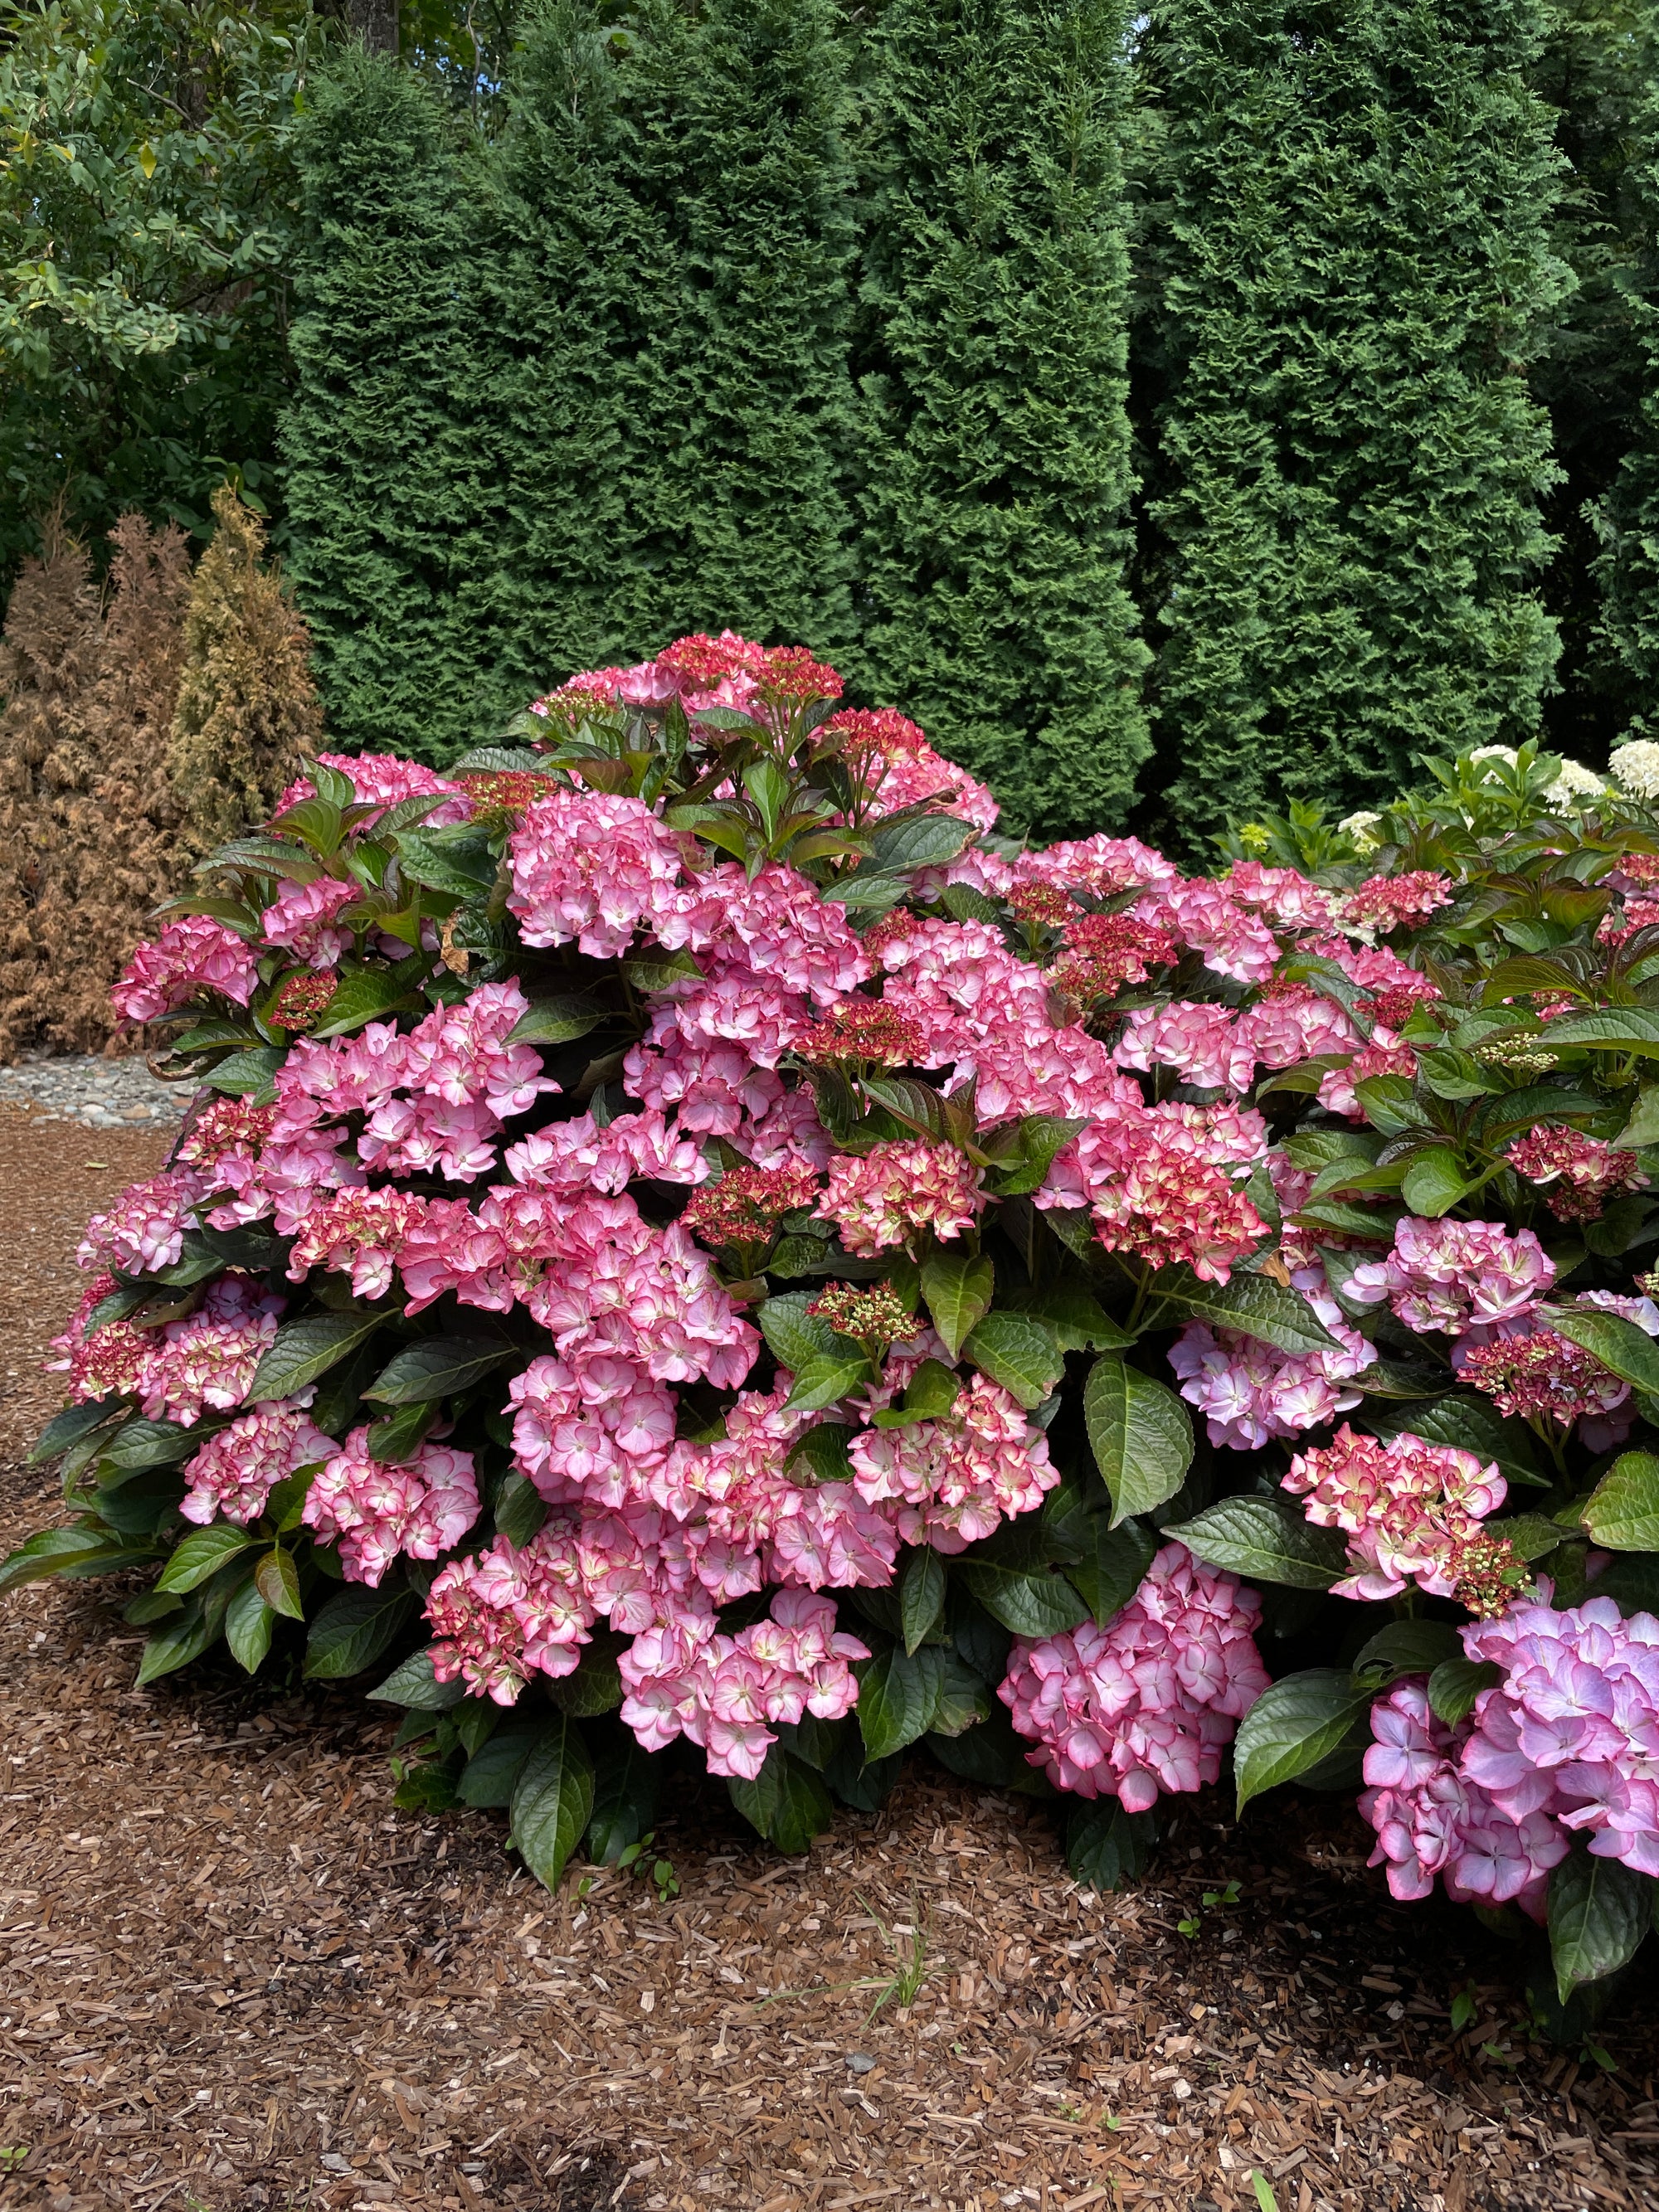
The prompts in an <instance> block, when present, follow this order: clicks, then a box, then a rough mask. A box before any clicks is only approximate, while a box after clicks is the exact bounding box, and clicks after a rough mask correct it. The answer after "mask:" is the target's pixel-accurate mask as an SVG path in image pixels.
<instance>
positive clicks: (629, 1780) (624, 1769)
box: [586, 1729, 661, 1866]
mask: <svg viewBox="0 0 1659 2212" xmlns="http://www.w3.org/2000/svg"><path fill="white" fill-rule="evenodd" d="M660 1772H661V1765H660V1762H659V1760H658V1759H655V1758H653V1756H652V1754H651V1753H649V1752H648V1751H646V1750H645V1749H643V1748H642V1747H641V1745H640V1743H639V1741H637V1739H636V1738H635V1735H634V1733H633V1730H632V1729H618V1730H617V1733H616V1738H615V1741H613V1742H611V1743H610V1744H608V1745H607V1746H606V1747H605V1750H604V1752H603V1753H600V1754H599V1756H598V1757H597V1758H596V1759H595V1761H594V1783H593V1811H592V1816H591V1817H590V1819H589V1820H588V1823H587V1836H586V1846H587V1856H588V1857H589V1858H591V1859H592V1862H593V1863H594V1865H595V1866H615V1864H616V1863H617V1860H618V1859H619V1858H620V1857H622V1855H623V1852H624V1851H625V1850H627V1848H628V1846H629V1844H637V1843H638V1842H639V1840H640V1838H641V1837H642V1836H645V1835H647V1834H648V1833H649V1832H651V1830H652V1828H653V1826H654V1825H655V1822H656V1817H657V1795H658V1779H659V1774H660Z"/></svg>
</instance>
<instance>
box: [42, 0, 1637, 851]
mask: <svg viewBox="0 0 1659 2212" xmlns="http://www.w3.org/2000/svg"><path fill="white" fill-rule="evenodd" d="M358 6H359V0H319V4H317V5H313V6H307V5H305V4H303V0H216V4H215V5H214V6H212V7H209V6H208V5H207V4H205V0H0V218H3V219H5V220H7V221H9V225H10V231H11V236H12V238H13V240H14V241H15V243H14V246H13V251H12V252H10V253H9V255H8V256H6V257H4V258H5V263H6V265H5V267H4V268H3V269H0V576H9V574H12V573H14V572H15V567H16V564H17V562H18V560H19V559H20V558H21V556H22V555H23V554H24V553H25V552H27V550H30V549H31V548H32V547H33V544H36V543H37V542H38V535H37V533H38V530H39V524H40V517H41V515H42V514H43V513H44V512H45V510H46V507H49V506H50V505H51V503H52V501H53V500H54V499H55V498H57V497H58V495H60V494H62V495H64V496H65V497H66V498H67V501H68V504H69V508H70V519H71V521H72V522H73V523H74V524H75V525H76V526H77V527H78V528H79V529H81V531H82V533H83V534H84V535H85V536H86V537H87V538H88V541H89V542H94V543H95V542H97V540H98V538H99V536H100V533H101V532H103V531H104V530H106V529H107V527H108V526H109V525H110V523H111V522H112V520H113V519H114V517H115V515H116V514H117V513H118V512H119V511H120V510H121V509H122V508H124V507H128V506H134V505H136V506H137V507H141V508H142V509H143V510H144V511H145V512H146V513H149V514H150V515H151V516H152V517H153V518H155V519H156V520H163V519H168V518H172V519H177V520H182V521H183V522H184V523H185V526H186V527H187V528H190V529H191V530H192V531H194V532H197V534H198V536H200V535H204V534H205V530H206V526H207V525H206V518H207V511H208V504H209V498H210V493H211V490H212V488H213V486H214V485H215V484H216V483H218V482H219V481H221V480H222V478H223V477H226V476H227V475H229V476H230V477H232V478H233V480H234V481H237V482H239V483H240V484H241V485H242V487H243V488H244V489H245V490H246V493H247V494H248V495H249V496H250V497H252V499H253V500H254V501H257V502H258V503H260V504H263V505H264V506H265V507H268V508H269V510H270V516H271V521H272V545H273V549H274V550H276V551H277V552H278V553H279V554H280V555H281V556H283V560H284V562H285V563H286V565H287V567H288V568H289V573H290V574H291V576H292V578H293V579H294V581H295V586H296V588H297V592H298V596H299V599H300V601H301V606H302V608H303V611H304V612H305V614H306V616H307V620H308V622H309V623H310V625H311V627H312V629H313V634H314V636H315V639H316V644H317V652H318V665H319V678H320V680H321V683H322V685H323V689H324V693H325V702H326V707H327V711H328V716H329V724H330V729H331V735H332V738H333V739H334V741H335V742H337V743H339V744H345V745H348V746H354V745H355V746H373V747H386V746H395V747H398V748H403V749H407V750H411V751H415V752H417V753H420V754H422V755H423V756H424V757H428V758H429V759H432V760H434V761H441V760H443V759H445V758H447V757H452V756H453V753H454V752H455V750H457V749H458V748H459V747H460V746H462V745H465V744H471V743H473V742H476V741H477V739H478V738H483V737H488V736H489V735H491V734H493V733H494V732H495V729H496V728H497V727H498V726H499V725H500V723H501V720H503V719H504V718H505V716H506V715H507V714H508V713H510V712H511V711H512V710H513V708H516V707H518V706H520V704H522V702H523V701H524V699H525V697H526V696H528V695H529V694H531V693H533V691H534V690H537V689H538V688H539V687H542V686H544V685H545V684H549V683H550V682H553V681H556V680H557V679H558V678H560V677H561V676H562V675H563V674H565V673H566V672H568V671H570V670H572V669H574V668H576V667H579V666H582V665H604V664H605V663H606V662H610V661H613V660H619V659H620V660H627V659H633V658H635V657H638V656H639V655H641V654H642V653H646V652H647V651H648V650H650V649H653V648H654V647H657V646H658V645H659V644H660V643H661V642H662V641H663V640H664V638H665V637H666V636H667V635H671V634H672V633H673V632H675V631H678V630H682V629H689V628H714V629H717V628H719V627H720V625H721V624H723V623H731V624H732V625H733V626H734V627H737V628H739V629H745V630H748V631H750V632H752V633H755V634H758V635H763V636H766V637H769V638H781V637H785V636H788V637H795V638H800V639H803V640H810V641H811V642H812V643H813V644H814V645H815V646H816V647H817V648H818V649H819V650H821V651H823V652H824V653H827V654H828V655H829V657H831V658H832V659H835V660H836V665H838V666H840V667H841V668H842V670H843V671H844V672H845V673H846V675H847V677H848V682H849V686H850V687H851V695H852V696H856V697H859V698H862V699H866V700H869V701H871V702H892V703H896V704H900V705H902V706H904V707H906V708H908V710H909V711H912V712H914V713H915V714H917V715H918V717H919V719H921V720H922V721H923V723H924V724H925V725H926V726H927V728H928V729H929V732H930V734H932V735H933V738H934V739H935V741H936V742H937V743H938V744H939V745H940V746H941V747H942V748H943V749H944V750H946V751H947V752H949V753H951V754H952V755H954V756H955V757H958V758H960V759H962V760H963V762H964V763H967V764H969V765H970V766H971V767H973V768H974V769H975V770H976V771H977V772H978V773H979V774H980V775H983V776H986V777H987V778H988V779H989V780H990V781H992V782H993V783H994V785H995V786H996V787H997V789H998V791H999V793H1000V795H1001V796H1002V797H1003V799H1004V801H1005V805H1006V809H1007V814H1008V820H1009V823H1010V826H1012V827H1015V828H1017V829H1018V828H1027V827H1029V828H1030V829H1033V830H1034V831H1036V832H1037V833H1038V834H1041V835H1042V836H1054V835H1059V834H1062V833H1064V832H1066V831H1068V830H1086V829H1097V828H1121V827H1126V826H1133V827H1136V828H1138V829H1140V830H1141V831H1142V832H1143V833H1145V834H1148V835H1154V836H1161V837H1164V838H1166V839H1168V840H1170V841H1172V842H1174V843H1175V844H1176V846H1178V847H1180V848H1182V849H1184V850H1186V851H1188V853H1189V854H1195V853H1196V852H1198V851H1200V850H1201V849H1202V845H1203V841H1204V839H1205V837H1206V836H1207V835H1208V834H1209V833H1210V832H1211V831H1212V830H1213V829H1215V828H1217V827H1218V826H1219V823H1220V822H1221V821H1222V819H1223V818H1224V817H1225V816H1227V815H1228V814H1230V813H1237V812H1239V811H1242V810H1249V809H1251V808H1255V807H1257V806H1261V805H1270V804H1271V805H1282V804H1283V802H1284V800H1285V799H1286V798H1289V797H1292V796H1294V797H1298V798H1302V799H1310V800H1316V801H1318V802H1321V803H1322V804H1324V805H1327V806H1328V807H1330V808H1332V809H1333V810H1335V811H1341V810H1343V809H1345V808H1346V807H1347V806H1350V805H1358V804H1360V803H1363V802H1364V801H1366V800H1368V799H1374V798H1375V797H1376V795H1377V794H1378V793H1379V792H1387V791H1391V790H1393V789H1394V788H1395V787H1397V786H1398V785H1399V784H1400V783H1401V781H1410V780H1411V778H1412V775H1413V766H1412V756H1413V754H1416V753H1419V752H1425V751H1431V752H1443V751H1444V750H1448V749H1450V748H1455V747H1458V746H1468V745H1469V744H1475V743H1479V742H1482V741H1491V740H1508V741H1510V742H1513V741H1515V740H1516V739H1517V738H1521V737H1523V736H1525V735H1526V734H1527V733H1528V732H1531V731H1534V730H1536V729H1537V728H1538V727H1539V726H1540V725H1542V727H1543V729H1544V732H1545V733H1546V735H1547V738H1548V740H1549V741H1550V742H1551V743H1552V744H1554V745H1555V746H1557V747H1559V748H1561V749H1563V750H1567V751H1569V752H1571V753H1572V754H1574V755H1576V756H1577V757H1580V758H1583V759H1585V760H1588V761H1589V762H1591V763H1594V764H1599V763H1600V762H1601V760H1602V759H1603V758H1604V757H1605V753H1606V750H1607V747H1608V745H1609V744H1612V743H1614V742H1617V741H1618V739H1619V738H1620V736H1621V735H1623V734H1627V733H1628V732H1630V731H1631V730H1632V728H1633V727H1638V728H1641V729H1645V728H1646V727H1647V726H1649V723H1650V721H1651V720H1652V719H1653V718H1654V717H1655V715H1656V714H1659V336H1656V322H1655V318H1656V315H1659V249H1656V242H1655V232H1656V222H1659V169H1656V164H1659V108H1656V105H1655V95H1654V93H1653V89H1652V88H1653V85H1654V83H1655V82H1656V77H1655V57H1656V53H1659V40H1656V14H1659V0H1296V4H1289V0H1155V4H1153V5H1152V7H1151V8H1150V9H1146V10H1145V11H1131V10H1130V9H1127V7H1126V6H1125V5H1124V4H1123V0H1032V4H1028V5H1023V6H1022V5H1016V4H1013V0H872V4H871V5H868V6H864V7H860V8H859V9H848V8H846V7H844V6H842V5H841V4H840V3H839V0H799V4H798V5H793V6H792V5H789V4H787V0H695V4H694V0H526V4H523V5H516V6H515V4H514V0H489V4H488V5H481V6H477V7H475V8H474V9H471V11H470V12H468V11H465V10H461V9H457V8H454V7H453V6H451V5H450V4H448V0H404V4H403V5H402V7H401V9H399V11H398V25H399V33H398V51H397V52H388V53H385V54H380V55H375V56H369V55H367V54H365V53H364V52H362V50H361V49H360V48H358V47H356V46H355V44H354V39H353V24H354V22H355V21H357V20H358V15H357V13H356V12H355V11H356V10H357V9H358ZM362 20H364V21H367V20H368V18H367V16H364V17H363V18H362ZM1126 395H1127V401H1126Z"/></svg>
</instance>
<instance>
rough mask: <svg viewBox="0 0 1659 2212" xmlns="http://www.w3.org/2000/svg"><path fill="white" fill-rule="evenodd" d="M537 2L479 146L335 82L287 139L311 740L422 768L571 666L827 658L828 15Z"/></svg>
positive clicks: (836, 583) (832, 346)
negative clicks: (735, 641) (489, 134)
mask: <svg viewBox="0 0 1659 2212" xmlns="http://www.w3.org/2000/svg"><path fill="white" fill-rule="evenodd" d="M605 12H606V11H605V10H604V9H601V8H599V7H598V6H595V5H592V4H589V0H556V4H555V5H553V6H552V7H551V8H550V9H549V11H548V14H547V15H546V17H545V18H544V21H542V22H541V23H540V24H539V25H538V27H536V28H535V29H534V31H533V33H532V35H531V36H530V37H529V38H528V40H527V42H526V51H525V52H524V53H523V54H522V55H521V56H520V58H519V61H518V63H517V64H516V65H515V67H516V74H515V78H514V82H513V85H512V86H511V87H510V88H509V93H508V95H507V107H508V117H507V123H506V125H505V127H504V130H503V132H502V136H501V140H500V142H499V144H498V145H496V146H495V147H492V148H488V149H486V148H483V147H482V146H481V145H479V144H478V143H477V142H476V141H471V142H467V143H460V142H459V141H458V140H457V139H456V138H454V137H452V136H451V135H450V132H449V131H448V127H447V125H446V122H445V119H444V118H443V115H442V112H441V107H440V106H439V103H438V102H437V100H436V99H435V96H433V95H432V94H429V92H428V89H427V88H424V87H423V86H422V85H421V84H419V83H417V82H414V81H412V80H410V78H408V77H406V76H399V75H398V73H397V72H396V71H395V70H392V69H391V68H389V67H388V66H386V65H385V64H377V63H375V62H373V61H370V60H368V59H366V58H362V57H353V58H350V59H349V61H348V62H347V63H345V64H343V66H342V67H341V68H340V69H339V70H337V72H336V73H335V75H334V76H333V78H332V80H331V82H330V84H329V85H328V86H327V87H326V88H325V89H324V90H323V91H322V93H321V94H319V99H318V102H317V107H316V112H315V113H314V115H313V118H312V119H311V123H310V125H309V127H308V128H307V131H306V132H305V134H304V135H303V137H302V139H301V145H300V149H299V160H300V163H301V173H302V175H303V177H304V179H305V184H306V191H307V214H308V220H309V224H310V236H311V240H312V246H311V248H310V251H309V252H308V254H307V258H306V262H305V266H304V268H303V270H302V273H301V301H302V306H303V313H302V314H301V318H300V319H299V321H298V323H297V325H296V327H295V336H294V351H295V358H296V361H297V362H298V364H299V368H300V376H301V388H300V392H299V394H298V396H297V398H296V400H295V404H294V406H293V408H292V409H291V410H290V411H289V416H288V418H287V422H286V425H285V432H284V436H285V445H286V451H287V453H288V455H289V462H290V477H289V512H290V513H291V515H292V517H293V519H294V521H295V532H296V535H295V549H294V553H293V559H292V567H293V573H294V575H295V583H296V586H297V588H298V590H299V592H300V594H301V601H302V604H303V605H304V606H305V608H306V610H307V616H308V617H309V618H310V620H311V623H312V624H313V630H314V633H315V635H316V638H317V642H318V648H319V674H320V678H321V682H322V684H323V689H324V692H325V696H326V699H327V701H328V707H329V714H330V722H331V728H332V729H333V731H334V732H335V734H336V736H337V738H338V739H340V740H341V741H342V742H344V743H346V744H396V745H398V746H400V747H404V748H406V749H408V750H412V751H416V752H417V753H420V754H422V756H423V757H426V758H428V759H432V760H442V759H444V758H447V757H453V754H454V752H455V750H457V749H458V748H459V747H460V746H462V745H464V744H471V743H475V742H477V739H479V738H487V737H489V736H490V735H492V734H493V733H494V730H495V727H496V726H498V725H499V722H500V720H501V718H502V717H504V716H505V715H506V714H507V713H509V712H511V711H512V710H513V708H515V707H517V706H520V705H521V704H522V703H523V702H524V701H525V700H526V698H527V697H528V696H531V695H532V694H533V693H534V692H535V691H536V690H539V689H542V688H544V686H545V685H547V684H549V683H550V682H553V681H556V680H558V679H559V678H561V677H562V676H563V675H565V674H566V673H568V672H569V671H572V670H574V669H577V668H580V667H582V666H584V665H596V664H602V663H605V662H609V661H614V660H617V659H638V658H640V657H641V656H642V655H643V654H644V653H647V652H649V651H652V650H654V649H655V648H656V647H658V646H659V645H660V644H662V643H663V642H664V641H665V640H666V639H667V638H668V637H670V636H671V635H674V634H675V633H676V632H677V631H679V630H684V629H704V628H713V629H719V628H720V627H721V626H722V625H723V624H726V623H730V624H731V625H732V627H734V628H740V629H745V630H747V631H750V633H752V634H755V635H761V636H763V637H767V638H772V639H778V638H799V639H801V640H804V641H810V642H811V643H813V644H815V645H817V646H818V647H820V649H822V650H826V651H830V652H834V651H839V650H842V649H843V647H845V646H846V644H847V643H848V642H849V641H850V640H851V638H852V636H853V635H854V612H853V602H852V591H851V570H852V560H851V554H850V551H849V549H848V538H849V534H850V533H849V526H848V511H847V506H846V501H845V497H844V493H843V489H842V477H843V474H844V471H846V469H847V467H848V460H849V456H850V451H851V447H852V445H853V441H854V404H853V393H852V386H851V381H850V374H849V369H848V323H849V315H850V291H849V282H848V267H849V264H850V261H851V258H852V255H853V252H854V246H855V243H856V240H855V234H854V226H853V219H852V213H851V188H852V173H851V169H850V166H849V163H848V157H847V155H845V153H844V152H843V151H842V148H841V143H840V135H839V134H840V130H841V122H842V112H843V110H844V108H845V106H846V98H847V95H846V92H845V88H844V65H843V63H842V55H841V50H840V46H839V43H838V29H837V20H836V14H835V10H834V7H833V4H832V0H708V4H707V5H705V6H703V7H702V8H700V9H696V10H691V9H684V8H682V7H680V6H678V5H677V4H675V0H641V6H640V7H639V8H638V9H636V10H635V11H634V12H633V14H632V15H630V18H629V26H628V28H627V30H626V32H625V33H624V32H622V31H617V30H613V29H611V28H609V27H607V24H606V22H605V20H604V18H605Z"/></svg>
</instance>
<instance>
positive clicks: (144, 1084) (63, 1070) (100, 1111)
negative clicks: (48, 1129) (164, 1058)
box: [0, 1053, 190, 1129]
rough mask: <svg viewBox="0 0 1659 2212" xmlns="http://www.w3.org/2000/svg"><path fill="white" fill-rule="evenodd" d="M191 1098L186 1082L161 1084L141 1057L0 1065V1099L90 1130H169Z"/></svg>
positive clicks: (26, 1059) (72, 1057) (27, 1057)
mask: <svg viewBox="0 0 1659 2212" xmlns="http://www.w3.org/2000/svg"><path fill="white" fill-rule="evenodd" d="M189 1095H190V1094H189V1091H188V1090H187V1089H186V1088H185V1085H182V1084H177V1083H162V1082H160V1081H158V1079H156V1078H155V1076H153V1075H152V1074H151V1073H150V1072H149V1068H148V1067H146V1066H145V1065H144V1062H143V1059H142V1058H141V1057H137V1056H135V1057H134V1058H132V1059H130V1060H105V1059H103V1058H101V1057H100V1055H98V1054H92V1053H87V1054H64V1055H52V1056H49V1055H47V1054H44V1053H25V1054H23V1056H22V1057H21V1060H15V1061H14V1062H13V1064H12V1066H9V1067H0V1099H9V1100H13V1101H15V1103H17V1104H18V1105H31V1104H32V1105H35V1106H39V1107H40V1108H42V1109H44V1110H45V1111H46V1113H48V1114H50V1115H52V1118H53V1119H54V1120H55V1121H79V1122H82V1124H83V1125H84V1126H85V1127H88V1128H89V1129H142V1128H161V1127H171V1125H172V1124H173V1123H174V1122H176V1121H181V1120H182V1119H183V1117H184V1111H185V1106H186V1105H187V1103H189Z"/></svg>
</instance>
